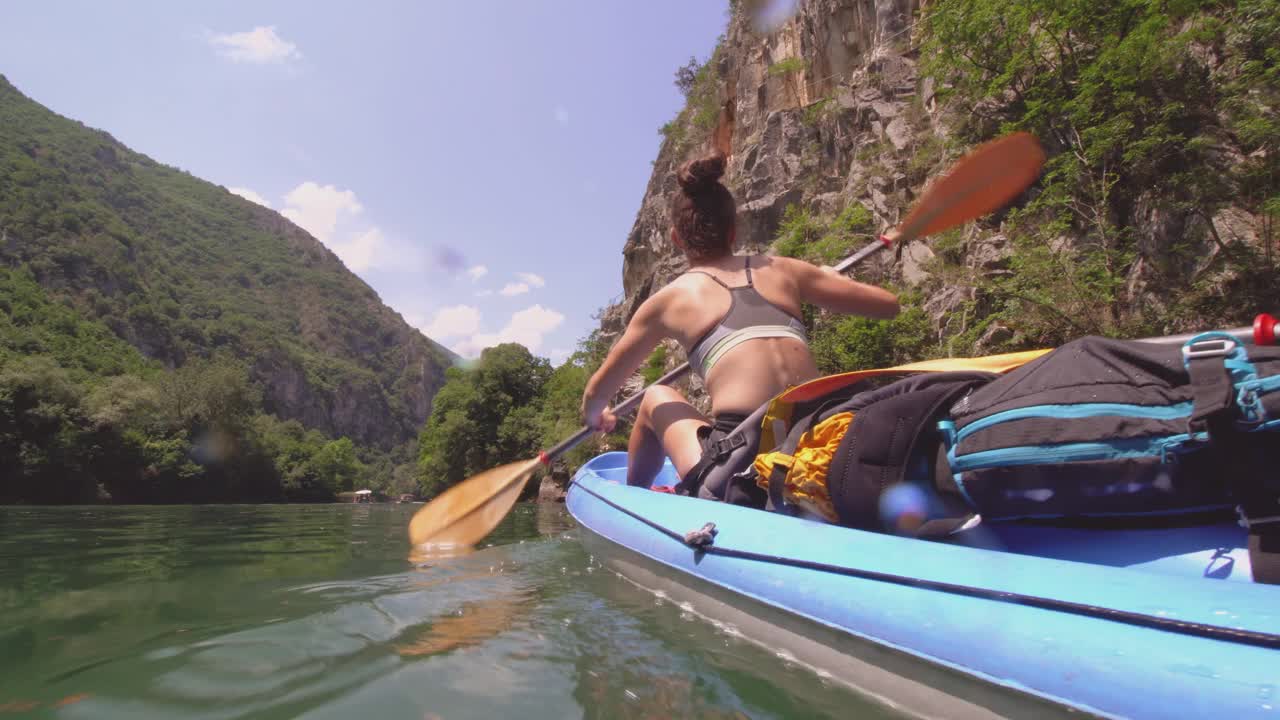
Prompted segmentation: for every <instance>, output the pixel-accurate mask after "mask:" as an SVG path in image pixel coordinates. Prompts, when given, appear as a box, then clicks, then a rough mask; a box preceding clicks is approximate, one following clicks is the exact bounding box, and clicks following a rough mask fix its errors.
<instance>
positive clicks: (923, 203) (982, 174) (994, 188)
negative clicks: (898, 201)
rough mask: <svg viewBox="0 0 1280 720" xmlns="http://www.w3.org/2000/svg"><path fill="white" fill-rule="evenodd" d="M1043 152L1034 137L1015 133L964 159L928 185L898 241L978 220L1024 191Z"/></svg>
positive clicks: (900, 230) (901, 225)
mask: <svg viewBox="0 0 1280 720" xmlns="http://www.w3.org/2000/svg"><path fill="white" fill-rule="evenodd" d="M1043 165H1044V150H1042V149H1041V148H1040V143H1039V142H1037V141H1036V139H1035V137H1034V136H1032V135H1031V134H1030V133H1025V132H1021V133H1014V134H1012V135H1006V136H1005V137H1002V138H1000V139H998V140H992V141H991V142H989V143H987V144H985V145H983V146H981V147H979V148H978V149H976V150H974V151H973V152H971V153H969V154H968V155H966V156H964V157H962V158H960V161H959V162H958V163H956V166H955V168H954V169H952V171H951V172H950V173H948V174H947V176H946V177H944V178H942V179H941V180H939V181H938V182H936V183H934V184H933V185H931V186H929V188H927V189H926V190H925V191H924V194H923V195H921V196H920V200H919V201H918V202H917V203H916V206H915V208H914V209H913V210H912V211H911V212H910V213H909V214H908V215H907V217H906V219H905V220H903V221H902V222H901V223H899V225H898V227H897V231H898V241H899V242H908V241H910V240H912V239H914V238H918V237H923V236H925V235H931V234H933V233H935V232H938V231H940V230H946V229H948V228H951V227H954V226H956V225H959V224H961V223H965V222H968V221H970V220H974V219H976V218H979V217H982V216H983V215H985V214H987V213H989V212H991V211H992V210H995V209H997V208H999V207H1001V206H1002V205H1004V204H1005V203H1007V202H1009V201H1010V200H1012V199H1013V198H1014V197H1016V196H1017V195H1018V193H1020V192H1022V191H1023V190H1026V189H1027V187H1028V186H1029V185H1031V183H1032V182H1034V181H1035V179H1036V178H1037V177H1039V175H1040V168H1041V167H1042V166H1043Z"/></svg>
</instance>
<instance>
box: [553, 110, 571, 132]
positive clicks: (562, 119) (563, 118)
mask: <svg viewBox="0 0 1280 720" xmlns="http://www.w3.org/2000/svg"><path fill="white" fill-rule="evenodd" d="M555 115H556V122H558V123H560V127H568V126H569V111H568V110H566V109H565V108H564V106H563V105H557V106H556V110H555Z"/></svg>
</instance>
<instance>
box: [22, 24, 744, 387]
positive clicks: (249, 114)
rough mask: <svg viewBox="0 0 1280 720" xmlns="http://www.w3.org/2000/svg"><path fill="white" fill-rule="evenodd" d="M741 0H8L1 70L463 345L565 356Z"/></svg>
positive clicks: (614, 284) (616, 283) (604, 297)
mask: <svg viewBox="0 0 1280 720" xmlns="http://www.w3.org/2000/svg"><path fill="white" fill-rule="evenodd" d="M727 5H728V3H727V0H643V1H642V2H633V1H631V0H577V1H573V0H537V1H536V2H524V1H521V0H504V1H501V2H499V1H497V0H491V1H489V2H451V3H446V2H433V1H424V2H380V1H368V2H363V3H343V4H337V3H316V2H273V3H261V2H218V3H199V4H197V3H189V2H169V1H166V2H128V3H101V2H62V1H58V2H51V1H47V0H40V1H37V2H27V1H19V2H13V1H10V2H6V3H5V9H4V22H3V23H0V73H3V74H4V75H6V76H7V77H8V78H9V80H10V81H11V82H12V83H13V84H14V85H16V86H17V87H18V88H19V89H20V90H22V91H23V92H24V93H26V94H27V95H28V96H30V97H32V98H33V99H35V100H36V101H38V102H40V103H42V104H44V105H46V106H48V107H50V108H51V109H53V110H54V111H56V112H58V113H61V114H63V115H66V116H69V117H72V118H75V119H77V120H80V121H82V122H84V123H85V124H87V125H90V126H92V127H96V128H101V129H103V130H106V131H108V132H110V133H111V134H112V135H114V136H115V137H116V138H117V139H119V140H120V141H121V142H123V143H125V144H126V145H128V146H129V147H131V148H133V149H135V150H138V151H140V152H143V153H146V154H147V155H149V156H151V157H152V158H154V159H156V160H158V161H160V162H163V163H166V164H169V165H174V166H177V167H180V168H182V169H184V170H187V171H189V172H191V173H192V174H194V175H196V176H198V177H201V178H204V179H207V180H210V181H212V182H215V183H218V184H220V185H224V186H226V187H228V188H234V189H236V191H237V192H240V193H241V194H243V195H246V196H248V197H250V198H253V199H256V200H257V201H261V202H264V203H266V204H269V205H270V206H271V207H272V208H275V209H277V210H280V211H281V212H283V213H285V214H286V215H287V216H289V217H290V218H291V219H293V220H294V221H295V222H298V223H299V224H300V225H302V226H303V227H305V228H306V229H308V230H310V231H311V232H312V233H313V234H315V235H316V236H317V237H319V238H320V239H321V240H322V241H323V242H325V244H326V245H328V246H329V247H330V248H331V249H333V250H334V251H335V252H336V253H338V255H339V256H340V257H342V258H343V260H344V262H345V263H346V264H347V266H348V267H349V268H351V269H352V270H353V271H355V272H356V273H357V274H359V275H360V276H361V277H362V278H364V279H365V280H366V281H367V282H368V283H369V284H370V285H372V286H373V288H374V289H375V290H376V291H377V292H378V294H379V295H380V296H381V297H382V300H383V301H384V302H386V303H387V304H389V305H390V306H391V307H393V308H395V309H396V310H398V311H400V312H401V313H402V314H404V316H405V318H406V319H407V320H408V321H409V322H410V323H411V324H414V325H416V326H418V327H420V328H422V329H424V330H425V331H427V332H428V334H430V335H431V336H432V337H433V338H435V339H436V340H439V341H440V342H442V343H444V344H445V345H448V346H450V347H452V348H454V349H455V350H457V351H459V352H460V353H461V354H463V355H464V356H474V355H476V354H478V351H479V350H480V348H482V347H483V346H485V345H487V344H493V343H496V342H501V341H506V340H514V341H517V342H523V343H524V344H525V345H527V346H529V347H530V349H531V350H533V351H535V352H536V353H537V354H540V355H544V356H548V357H551V358H552V360H553V361H556V362H559V361H560V360H561V359H563V357H564V356H565V355H566V354H567V353H568V352H569V351H571V350H572V349H573V348H574V346H575V345H576V343H577V341H578V340H579V339H580V338H582V337H583V336H585V335H586V334H587V333H588V332H589V331H590V330H591V329H592V328H593V327H595V326H596V322H595V321H594V320H592V315H593V314H594V313H595V312H596V311H597V310H599V309H600V308H601V307H603V306H604V305H606V304H608V303H609V302H610V301H611V300H613V299H615V298H616V297H617V296H618V295H619V294H620V293H621V292H622V254H621V251H622V245H623V243H624V241H625V240H626V236H627V232H628V231H629V230H630V229H631V225H632V223H633V221H634V220H635V214H636V210H637V209H638V208H639V205H640V200H641V197H642V195H643V193H644V188H645V184H646V183H647V182H648V179H649V175H650V172H651V162H652V160H653V159H654V158H655V157H656V155H657V151H658V146H659V140H660V137H659V135H658V132H657V130H658V128H659V127H660V126H661V125H662V124H663V123H664V122H666V121H668V120H670V119H671V118H672V117H674V115H675V114H676V112H677V111H678V110H679V108H680V107H681V105H682V104H683V98H682V97H681V96H680V94H679V91H678V90H677V89H676V88H675V86H674V85H673V84H672V78H673V73H674V71H675V69H676V67H678V66H680V65H682V64H683V63H684V62H685V61H687V60H688V58H689V56H690V55H694V56H697V57H698V58H700V59H705V58H706V57H707V56H708V55H709V54H710V52H711V49H712V48H713V47H714V45H715V43H716V39H717V36H718V35H719V34H720V33H722V32H723V31H724V28H725V23H726V8H727Z"/></svg>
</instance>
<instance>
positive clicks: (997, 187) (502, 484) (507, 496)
mask: <svg viewBox="0 0 1280 720" xmlns="http://www.w3.org/2000/svg"><path fill="white" fill-rule="evenodd" d="M1044 159H1045V156H1044V151H1043V150H1041V148H1040V144H1039V143H1038V142H1037V141H1036V139H1035V138H1034V137H1032V136H1031V135H1030V134H1028V133H1015V134H1013V135H1008V136H1005V137H1002V138H1000V139H998V140H993V141H991V142H989V143H986V144H984V145H982V146H980V147H978V148H977V149H976V150H974V151H972V152H970V153H969V154H968V155H965V156H964V157H962V158H960V160H959V161H957V163H956V164H955V166H954V167H953V168H952V170H951V172H950V173H948V174H947V175H946V176H945V177H943V178H942V179H941V180H939V181H938V182H936V183H934V184H933V185H930V186H929V187H928V188H927V189H926V190H925V191H924V193H923V194H921V196H920V199H919V200H918V201H917V202H916V205H915V207H914V209H912V210H911V212H910V213H908V214H907V217H906V219H905V220H903V221H902V222H901V223H899V224H898V226H897V227H896V228H894V229H893V230H891V231H890V232H888V233H886V234H884V235H882V236H881V237H880V238H879V239H878V240H876V241H875V242H873V243H871V244H870V245H868V246H867V247H865V248H863V249H861V250H859V251H858V252H856V253H854V254H853V255H850V256H849V257H847V258H845V259H844V260H842V261H840V262H839V263H837V264H836V265H835V266H834V268H835V269H836V270H837V271H838V272H844V271H845V270H848V269H849V268H850V267H852V266H854V265H856V264H858V263H859V262H861V261H862V260H864V259H866V258H867V257H868V256H870V255H872V254H874V253H875V252H876V251H878V250H880V249H882V248H886V247H890V246H892V245H893V244H894V243H895V242H899V243H905V242H910V241H912V240H915V239H916V238H919V237H923V236H925V235H928V234H931V233H936V232H938V231H941V230H946V229H948V228H951V227H955V226H956V225H960V224H962V223H965V222H968V221H970V220H974V219H976V218H978V217H981V216H982V215H985V214H987V213H988V212H991V211H992V210H995V209H997V208H999V207H1001V206H1002V205H1004V204H1005V203H1007V202H1008V201H1009V200H1011V199H1013V198H1014V197H1015V196H1016V195H1017V194H1018V193H1020V192H1022V191H1023V190H1025V189H1026V188H1027V186H1029V185H1030V184H1031V183H1032V182H1033V181H1034V180H1035V179H1036V177H1038V176H1039V173H1040V167H1041V165H1043V163H1044ZM688 371H689V364H688V363H684V364H682V365H681V366H680V367H677V368H676V369H674V370H672V371H671V372H669V373H667V374H666V375H663V376H662V377H660V378H658V379H657V380H656V381H654V383H653V384H654V385H666V384H668V383H671V382H674V381H675V380H677V379H679V378H680V377H681V376H683V375H684V374H685V373H687V372H688ZM643 397H644V390H641V391H640V392H638V393H636V394H634V395H632V396H631V397H629V398H627V399H626V400H623V401H622V402H621V403H619V404H618V405H617V406H616V407H614V408H613V412H614V414H615V415H618V416H621V415H624V414H626V413H627V412H630V411H631V410H632V409H634V408H635V406H636V405H638V404H640V400H641V399H642V398H643ZM591 434H592V430H591V428H589V427H585V426H584V427H583V428H582V429H580V430H578V432H576V433H574V434H573V436H572V437H569V438H567V439H566V440H564V441H563V442H561V443H560V444H558V445H556V446H555V447H553V448H550V449H549V450H544V451H542V452H541V453H539V454H538V457H536V458H532V459H529V460H521V461H518V462H513V463H508V464H506V465H502V466H500V467H496V468H493V469H492V470H486V471H484V472H482V473H480V474H479V475H475V476H473V477H470V478H468V479H466V480H463V481H462V482H460V483H458V484H457V485H454V486H453V487H451V488H449V489H448V490H446V491H444V492H443V493H441V494H440V495H439V496H438V497H436V498H435V499H434V500H432V501H431V502H429V503H427V504H426V505H424V506H423V507H422V509H421V510H419V511H418V512H417V513H416V514H415V515H414V516H413V519H412V520H410V521H409V541H410V543H412V544H413V545H414V546H415V547H421V546H430V547H431V548H436V549H439V550H442V551H445V552H449V551H453V550H456V549H459V548H467V547H471V546H473V545H475V544H476V543H477V542H479V541H480V540H481V539H483V538H484V536H486V535H488V534H489V533H490V532H491V531H492V530H493V529H494V528H495V527H497V526H498V523H500V522H502V519H503V518H504V517H506V516H507V513H509V512H510V511H511V508H512V506H514V505H515V502H516V499H517V498H519V496H520V491H521V490H522V489H523V488H524V485H525V482H527V481H528V479H529V478H530V477H532V475H533V473H534V471H535V470H537V469H538V467H539V466H540V465H546V466H550V465H551V463H552V462H553V461H554V460H555V459H556V458H558V457H560V456H561V455H562V454H564V453H565V452H567V451H568V450H569V449H571V448H573V447H574V446H575V445H577V444H578V443H580V442H582V441H583V440H585V439H586V438H587V437H589V436H590V435H591Z"/></svg>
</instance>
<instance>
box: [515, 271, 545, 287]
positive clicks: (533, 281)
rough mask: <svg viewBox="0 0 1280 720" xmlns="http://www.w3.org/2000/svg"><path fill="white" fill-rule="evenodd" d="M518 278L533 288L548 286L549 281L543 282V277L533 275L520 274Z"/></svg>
mask: <svg viewBox="0 0 1280 720" xmlns="http://www.w3.org/2000/svg"><path fill="white" fill-rule="evenodd" d="M516 277H518V278H520V280H521V281H522V282H524V283H526V284H528V285H529V286H531V287H536V288H540V287H542V286H544V285H546V284H547V281H546V280H543V279H542V276H541V275H534V274H533V273H526V272H518V273H516Z"/></svg>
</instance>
